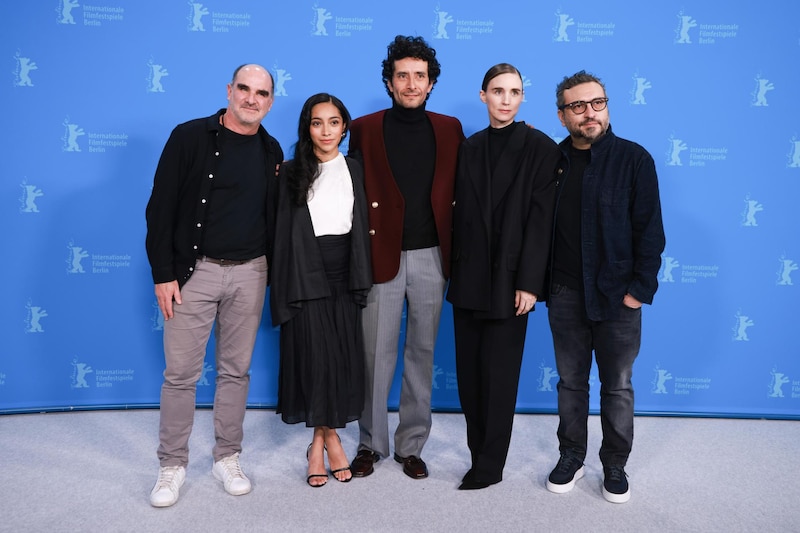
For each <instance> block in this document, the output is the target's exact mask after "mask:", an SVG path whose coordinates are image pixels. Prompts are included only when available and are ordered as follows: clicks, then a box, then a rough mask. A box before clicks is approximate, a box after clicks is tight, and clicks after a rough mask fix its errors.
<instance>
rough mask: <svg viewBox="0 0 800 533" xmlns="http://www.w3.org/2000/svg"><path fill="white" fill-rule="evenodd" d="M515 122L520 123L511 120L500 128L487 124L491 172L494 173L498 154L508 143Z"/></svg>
mask: <svg viewBox="0 0 800 533" xmlns="http://www.w3.org/2000/svg"><path fill="white" fill-rule="evenodd" d="M517 124H520V123H519V122H512V123H511V124H509V125H508V126H503V127H502V128H493V127H491V126H489V168H490V169H491V170H492V174H494V169H495V167H496V166H497V162H498V161H500V155H501V154H502V153H503V150H504V149H505V147H506V145H507V144H508V140H509V139H510V138H511V134H512V133H514V130H515V129H516V127H517Z"/></svg>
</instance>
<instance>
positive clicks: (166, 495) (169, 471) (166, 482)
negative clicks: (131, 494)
mask: <svg viewBox="0 0 800 533" xmlns="http://www.w3.org/2000/svg"><path fill="white" fill-rule="evenodd" d="M185 479H186V469H185V468H184V467H182V466H162V467H161V468H159V469H158V480H156V485H155V486H154V487H153V490H151V491H150V505H152V506H153V507H169V506H170V505H174V504H175V502H177V501H178V496H179V495H180V492H179V491H180V488H181V485H183V482H184V480H185Z"/></svg>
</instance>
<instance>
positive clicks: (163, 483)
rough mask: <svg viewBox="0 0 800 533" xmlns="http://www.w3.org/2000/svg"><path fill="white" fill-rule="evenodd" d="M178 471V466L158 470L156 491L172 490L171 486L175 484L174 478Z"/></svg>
mask: <svg viewBox="0 0 800 533" xmlns="http://www.w3.org/2000/svg"><path fill="white" fill-rule="evenodd" d="M179 469H180V467H179V466H165V467H164V468H161V469H159V471H158V480H157V481H156V487H157V488H158V489H164V488H172V484H173V483H174V482H175V476H177V475H178V470H179Z"/></svg>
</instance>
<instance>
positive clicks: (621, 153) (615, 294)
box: [553, 126, 665, 320]
mask: <svg viewBox="0 0 800 533" xmlns="http://www.w3.org/2000/svg"><path fill="white" fill-rule="evenodd" d="M571 143H572V140H571V138H570V137H567V138H566V139H564V140H563V141H562V142H561V144H559V147H560V148H561V151H562V154H563V156H564V159H563V165H564V168H563V172H561V174H560V176H561V178H560V180H559V183H558V192H557V197H556V198H557V199H556V213H558V202H559V200H560V197H561V190H562V188H563V182H564V180H565V179H567V176H568V175H569V158H568V157H567V154H568V153H569V147H570V145H571ZM556 220H557V216H556ZM553 235H554V236H555V228H554V231H553ZM664 245H665V238H664V226H663V224H662V221H661V201H660V199H659V194H658V179H657V177H656V168H655V162H654V161H653V158H652V156H650V154H649V153H648V152H647V150H645V149H644V148H643V147H642V146H640V145H638V144H636V143H634V142H631V141H628V140H626V139H622V138H620V137H617V136H616V135H614V133H613V132H612V131H611V127H610V126H609V128H608V131H607V132H606V134H605V135H603V136H602V137H601V138H600V140H599V141H597V142H596V143H594V144H592V147H591V161H590V163H589V166H587V167H586V170H585V172H584V174H583V191H582V194H581V253H582V261H583V288H584V293H585V298H586V313H587V315H588V318H589V319H590V320H607V319H611V318H615V317H616V316H617V314H618V312H619V310H620V309H621V306H622V299H623V298H624V297H625V294H626V293H630V294H631V296H633V297H634V298H636V299H637V300H639V301H640V302H642V303H645V304H651V303H653V296H654V295H655V293H656V289H657V288H658V280H657V277H658V270H659V268H660V267H661V253H662V252H663V251H664Z"/></svg>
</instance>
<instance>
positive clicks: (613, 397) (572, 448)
mask: <svg viewBox="0 0 800 533" xmlns="http://www.w3.org/2000/svg"><path fill="white" fill-rule="evenodd" d="M620 306H622V309H621V310H620V314H619V317H618V318H616V319H613V320H603V321H600V322H595V321H592V320H589V319H588V318H587V317H586V311H585V306H584V301H583V298H582V297H581V294H580V292H578V291H575V290H572V289H569V288H567V287H564V286H563V285H557V284H554V285H553V289H552V292H551V295H550V299H549V314H548V316H549V319H550V330H551V331H552V333H553V346H554V348H555V355H556V368H557V370H558V375H559V381H558V417H559V424H558V441H559V451H560V452H561V453H562V454H565V453H566V454H570V455H574V456H576V457H578V458H579V459H581V460H584V459H585V458H586V440H587V433H588V430H587V427H586V424H587V421H588V418H589V371H590V370H591V367H592V350H594V353H595V359H596V360H597V370H598V373H599V374H600V376H599V377H600V424H601V427H602V430H603V443H602V445H601V446H600V461H601V462H602V463H603V465H620V466H625V464H626V463H627V461H628V456H629V455H630V452H631V447H632V445H633V385H632V384H631V376H632V374H633V361H634V360H635V359H636V356H637V355H638V353H639V345H640V344H641V337H642V310H641V309H631V308H629V307H625V306H623V305H622V303H620Z"/></svg>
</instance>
